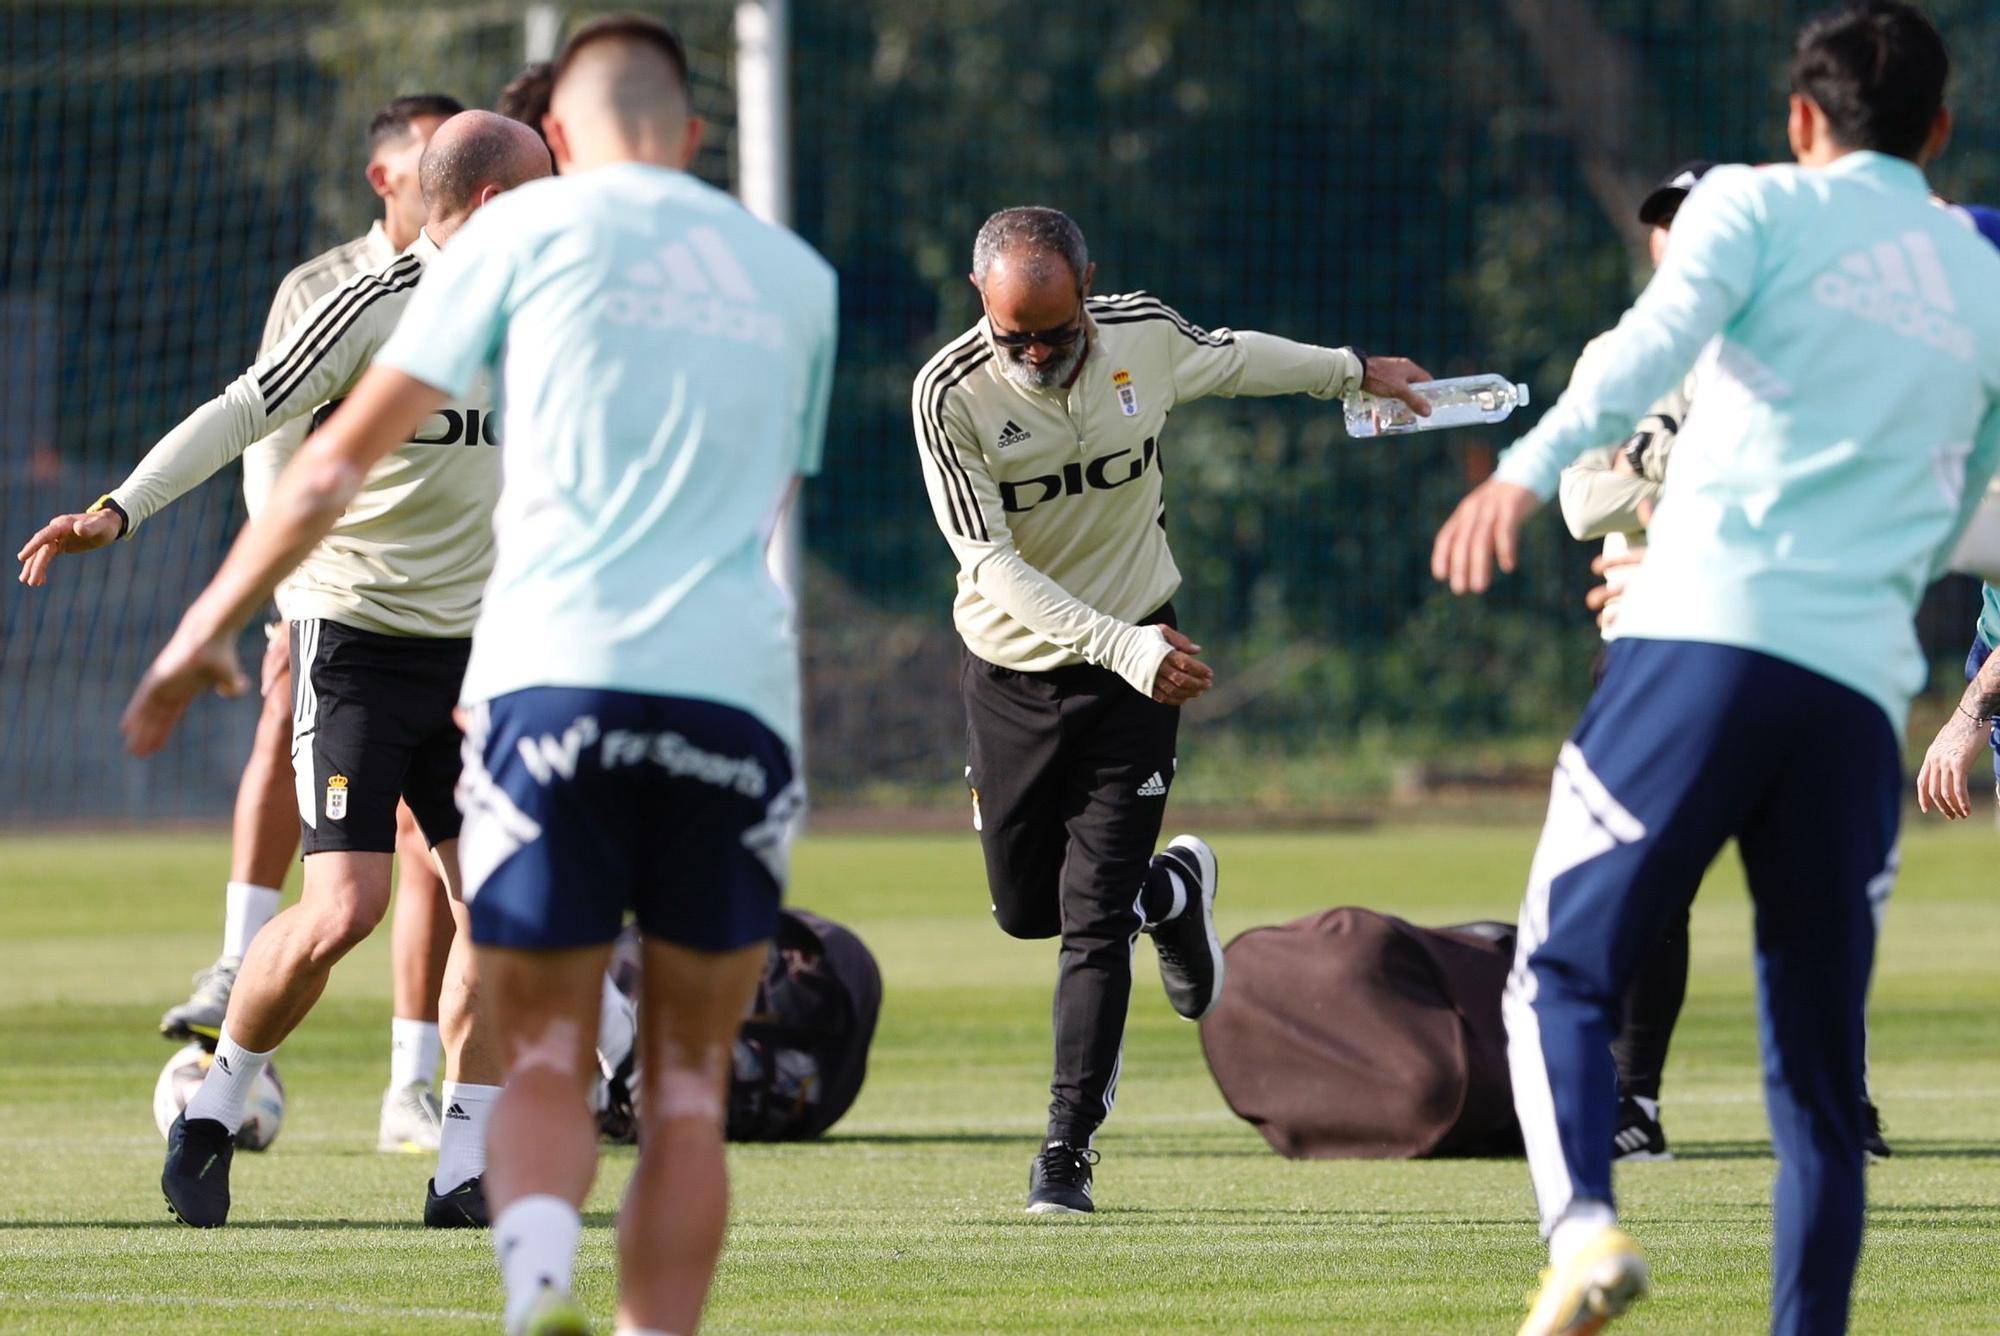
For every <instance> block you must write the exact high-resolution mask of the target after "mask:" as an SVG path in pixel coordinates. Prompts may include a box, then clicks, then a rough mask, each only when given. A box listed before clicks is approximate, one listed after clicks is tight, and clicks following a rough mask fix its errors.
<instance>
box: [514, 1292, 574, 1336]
mask: <svg viewBox="0 0 2000 1336" xmlns="http://www.w3.org/2000/svg"><path fill="white" fill-rule="evenodd" d="M507 1336H590V1319H589V1318H587V1317H585V1316H584V1313H583V1309H582V1308H580V1307H579V1306H578V1305H577V1302H576V1300H574V1299H572V1298H570V1296H569V1293H568V1291H566V1290H559V1289H557V1288H556V1287H555V1286H553V1285H544V1286H542V1288H541V1291H540V1292H539V1293H537V1294H536V1295H535V1298H534V1301H533V1302H532V1303H530V1304H529V1305H528V1308H527V1311H526V1312H524V1313H522V1314H521V1320H520V1321H519V1322H516V1323H514V1324H512V1325H510V1326H509V1327H508V1328H507Z"/></svg>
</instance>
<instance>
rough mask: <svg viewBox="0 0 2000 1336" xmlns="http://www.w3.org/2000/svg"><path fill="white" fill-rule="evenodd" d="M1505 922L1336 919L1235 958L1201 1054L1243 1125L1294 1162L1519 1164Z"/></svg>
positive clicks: (1354, 914)
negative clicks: (1496, 1158)
mask: <svg viewBox="0 0 2000 1336" xmlns="http://www.w3.org/2000/svg"><path fill="white" fill-rule="evenodd" d="M1513 951H1514V930H1513V928H1511V927H1509V926H1507V925H1506V924H1500V923H1475V924H1466V925H1464V926H1462V927H1456V928H1419V927H1415V926H1414V925H1412V924H1409V923H1406V922H1404V921H1403V920H1402V919H1399V918H1393V917H1391V916H1390V915H1387V914H1377V913H1374V912H1372V911H1370V910H1366V909H1329V910H1326V911H1325V912H1323V913H1319V914H1314V915H1312V916H1310V917H1308V918H1302V919H1299V920H1297V921H1295V922H1292V923H1287V924H1283V925H1281V926H1278V927H1270V928H1253V929H1251V930H1250V931H1249V932H1246V933H1244V934H1243V935H1241V936H1240V937H1238V938H1236V940H1234V941H1232V942H1231V943H1230V944H1229V946H1228V947H1227V949H1226V950H1225V951H1224V953H1223V955H1224V959H1225V960H1226V962H1227V966H1226V974H1225V977H1226V979H1227V986H1226V987H1225V988H1224V989H1223V993H1222V1000H1221V1001H1220V1002H1219V1003H1218V1004H1217V1005H1216V1008H1215V1010H1214V1011H1212V1012H1210V1013H1209V1014H1208V1016H1207V1017H1206V1018H1205V1019H1204V1020H1203V1021H1202V1023H1201V1046H1202V1051H1203V1053H1204V1054H1206V1056H1207V1058H1208V1067H1209V1070H1210V1071H1211V1072H1213V1073H1214V1074H1215V1083H1216V1084H1217V1085H1218V1086H1220V1087H1221V1088H1222V1096H1223V1098H1224V1099H1226V1100H1228V1101H1229V1107H1230V1108H1231V1109H1233V1110H1235V1111H1236V1114H1237V1116H1238V1117H1241V1118H1243V1119H1244V1120H1246V1121H1247V1122H1249V1123H1251V1124H1253V1125H1254V1126H1255V1127H1256V1128H1257V1130H1258V1131H1260V1132H1262V1133H1263V1134H1264V1139H1265V1140H1266V1141H1268V1142H1270V1143H1271V1148H1272V1149H1273V1150H1275V1151H1277V1152H1278V1153H1279V1154H1280V1155H1286V1156H1290V1157H1292V1158H1294V1159H1395V1160H1401V1159H1416V1158H1420V1157H1425V1156H1437V1155H1516V1154H1519V1153H1520V1151H1521V1129H1520V1126H1519V1124H1518V1123H1516V1122H1515V1119H1514V1101H1513V1094H1512V1091H1511V1090H1510V1088H1509V1085H1508V1077H1507V1035H1506V1031H1505V1029H1504V1028H1503V1027H1502V1024H1501V1020H1500V991H1501V988H1502V987H1503V986H1504V985H1505V983H1506V980H1507V970H1508V966H1509V964H1510V963H1511V961H1512V958H1513Z"/></svg>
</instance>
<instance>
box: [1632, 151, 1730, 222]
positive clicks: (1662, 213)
mask: <svg viewBox="0 0 2000 1336" xmlns="http://www.w3.org/2000/svg"><path fill="white" fill-rule="evenodd" d="M1714 166H1715V164H1714V163H1712V162H1707V161H1704V160H1702V159H1696V160H1695V161H1693V162H1684V163H1682V164H1681V165H1680V166H1678V167H1676V168H1674V169H1673V170H1672V171H1671V172H1668V173H1667V175H1666V179H1665V180H1663V181H1661V182H1660V184H1658V185H1656V186H1654V187H1653V189H1652V192H1651V193H1650V194H1648V195H1647V196H1646V198H1644V199H1642V200H1640V201H1639V221H1640V222H1642V223H1644V224H1645V225H1646V226H1648V227H1656V226H1658V225H1659V222H1660V220H1661V219H1662V218H1665V217H1667V216H1668V215H1670V214H1672V213H1673V211H1674V210H1675V209H1678V208H1680V206H1681V201H1682V200H1684V199H1686V198H1687V194H1688V191H1690V190H1693V189H1694V183H1695V182H1697V181H1699V180H1701V178H1702V177H1704V176H1706V175H1708V172H1709V169H1710V168H1712V167H1714Z"/></svg>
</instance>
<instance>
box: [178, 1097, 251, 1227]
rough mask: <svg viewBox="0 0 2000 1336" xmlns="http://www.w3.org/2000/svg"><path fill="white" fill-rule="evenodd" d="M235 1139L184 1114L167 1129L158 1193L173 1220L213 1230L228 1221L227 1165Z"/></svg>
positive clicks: (216, 1124)
mask: <svg viewBox="0 0 2000 1336" xmlns="http://www.w3.org/2000/svg"><path fill="white" fill-rule="evenodd" d="M235 1154H236V1138H235V1137H234V1136H232V1135H231V1134H230V1131H229V1129H228V1128H226V1127H224V1126H223V1125H222V1124H221V1123H219V1122H217V1121H216V1120H215V1119H213V1118H197V1119H195V1120H194V1121H193V1122H189V1121H188V1116H187V1115H186V1114H185V1113H183V1114H181V1115H180V1116H179V1117H178V1118H175V1119H174V1122H173V1126H171V1127H169V1128H168V1129H167V1164H166V1167H165V1168H164V1169H162V1170H161V1171H160V1191H162V1192H164V1193H166V1194H167V1209H168V1210H169V1211H171V1212H172V1213H173V1217H174V1219H176V1220H178V1221H180V1222H181V1223H182V1224H184V1225H193V1226H194V1227H195V1228H196V1229H214V1228H215V1227H216V1226H217V1225H220V1224H222V1223H224V1222H225V1221H227V1220H228V1219H229V1162H230V1160H231V1158H232V1157H234V1155H235Z"/></svg>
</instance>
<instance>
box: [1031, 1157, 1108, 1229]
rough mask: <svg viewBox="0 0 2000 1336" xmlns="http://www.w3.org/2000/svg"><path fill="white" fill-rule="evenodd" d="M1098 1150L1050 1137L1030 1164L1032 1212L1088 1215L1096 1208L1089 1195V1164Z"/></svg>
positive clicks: (1094, 1162)
mask: <svg viewBox="0 0 2000 1336" xmlns="http://www.w3.org/2000/svg"><path fill="white" fill-rule="evenodd" d="M1096 1163H1097V1152H1096V1151H1094V1150H1092V1149H1091V1148H1090V1147H1088V1146H1080V1147H1079V1146H1072V1145H1070V1144H1069V1142H1067V1141H1051V1142H1050V1143H1049V1144H1048V1145H1046V1146H1044V1147H1042V1153H1041V1154H1040V1155H1037V1156H1036V1157H1035V1162H1034V1163H1033V1164H1032V1165H1030V1166H1028V1214H1029V1215H1088V1214H1089V1213H1090V1212H1092V1211H1094V1210H1096V1209H1097V1206H1096V1204H1095V1203H1094V1202H1092V1201H1091V1199H1090V1166H1092V1165H1093V1164H1096Z"/></svg>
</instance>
